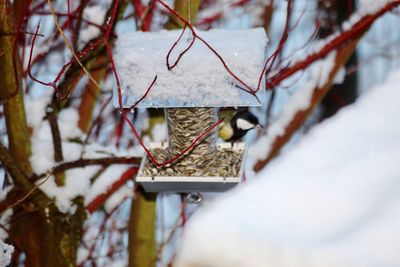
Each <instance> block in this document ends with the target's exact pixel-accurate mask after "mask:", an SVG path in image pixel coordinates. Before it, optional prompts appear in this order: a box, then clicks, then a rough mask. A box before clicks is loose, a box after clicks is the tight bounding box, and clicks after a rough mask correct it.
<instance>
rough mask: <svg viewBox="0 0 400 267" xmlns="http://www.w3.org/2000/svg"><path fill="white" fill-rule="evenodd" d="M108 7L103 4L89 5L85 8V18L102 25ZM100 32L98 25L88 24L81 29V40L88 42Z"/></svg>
mask: <svg viewBox="0 0 400 267" xmlns="http://www.w3.org/2000/svg"><path fill="white" fill-rule="evenodd" d="M107 8H108V7H107V6H103V5H93V6H88V7H86V8H85V9H84V10H83V18H84V19H86V20H88V21H90V22H91V23H94V24H96V25H100V26H102V25H103V23H104V18H105V16H106V13H107ZM99 34H100V29H99V27H96V26H95V25H87V26H85V27H84V28H82V29H81V30H80V32H79V41H81V42H82V43H87V42H88V41H90V40H92V39H94V38H96V37H97V36H98V35H99Z"/></svg>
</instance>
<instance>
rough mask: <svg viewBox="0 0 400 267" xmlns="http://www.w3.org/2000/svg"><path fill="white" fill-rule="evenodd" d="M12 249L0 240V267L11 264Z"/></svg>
mask: <svg viewBox="0 0 400 267" xmlns="http://www.w3.org/2000/svg"><path fill="white" fill-rule="evenodd" d="M13 253H14V247H13V246H11V245H8V244H6V243H4V242H3V241H1V240H0V267H6V266H8V265H9V264H10V263H11V257H12V254H13Z"/></svg>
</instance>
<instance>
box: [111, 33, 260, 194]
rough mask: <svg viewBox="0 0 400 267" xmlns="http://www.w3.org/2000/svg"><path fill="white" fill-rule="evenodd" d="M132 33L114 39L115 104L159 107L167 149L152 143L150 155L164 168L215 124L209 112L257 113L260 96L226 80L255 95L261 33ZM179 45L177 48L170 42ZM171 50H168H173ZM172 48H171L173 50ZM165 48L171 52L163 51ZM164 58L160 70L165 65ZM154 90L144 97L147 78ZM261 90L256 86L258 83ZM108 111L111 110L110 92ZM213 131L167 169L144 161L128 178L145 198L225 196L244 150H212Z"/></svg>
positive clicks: (236, 175) (238, 146)
mask: <svg viewBox="0 0 400 267" xmlns="http://www.w3.org/2000/svg"><path fill="white" fill-rule="evenodd" d="M181 34H182V30H176V31H161V32H156V33H154V32H152V33H149V32H133V33H130V34H126V35H123V36H121V37H119V38H118V41H117V43H116V47H115V62H116V68H117V71H118V74H119V78H120V81H121V87H122V88H121V91H122V104H123V106H124V108H129V107H131V106H132V105H134V104H135V103H137V102H138V101H139V100H140V99H142V98H143V96H145V97H144V98H143V99H142V100H141V101H140V102H139V104H138V105H137V107H138V108H141V107H143V108H154V107H155V108H166V115H167V121H168V133H169V142H168V145H167V146H166V145H164V144H152V145H151V146H150V149H151V152H152V154H153V156H155V157H156V159H157V161H158V162H165V161H166V160H168V159H171V158H173V157H174V156H177V155H179V153H180V152H181V151H183V150H184V149H185V148H187V147H188V146H189V145H190V144H191V143H192V142H193V141H194V140H195V139H196V138H197V137H199V136H200V135H201V134H202V133H203V132H205V131H206V130H207V129H209V128H210V127H211V126H213V125H214V124H215V123H216V122H217V120H218V114H217V111H216V108H217V107H240V106H261V105H262V104H263V103H264V102H265V92H264V90H262V89H261V90H259V92H258V93H257V94H256V96H254V95H253V94H251V93H249V92H247V91H246V89H245V87H246V86H244V85H243V84H241V82H240V81H238V80H237V79H235V78H234V77H233V75H232V74H230V73H229V72H228V71H227V69H226V67H225V66H224V64H223V62H221V60H220V58H219V57H218V56H217V55H216V53H217V54H218V55H219V56H221V58H222V59H223V61H224V63H226V66H227V67H228V68H229V69H230V71H231V72H232V73H233V74H234V75H236V77H238V78H239V79H240V80H241V81H242V82H244V83H245V84H246V85H247V86H249V87H250V88H252V89H256V88H257V85H258V80H259V77H260V74H261V71H262V69H263V64H264V59H265V48H266V43H267V37H266V34H265V31H264V29H262V28H257V29H249V30H236V31H228V30H210V31H197V30H196V34H198V35H199V36H200V37H201V38H202V39H204V40H205V41H206V42H207V43H208V44H209V45H210V46H211V47H212V49H214V51H215V53H214V51H212V50H211V49H210V47H208V46H207V45H206V44H205V43H203V42H202V41H201V40H200V39H198V38H196V39H195V40H194V43H193V46H191V47H190V49H189V50H188V51H187V52H186V53H184V54H183V56H182V57H180V56H181V55H182V51H185V49H187V48H188V46H189V45H190V43H191V42H192V41H193V36H192V33H191V32H190V30H186V32H185V33H184V34H183V35H182V37H181V38H180V39H179V37H180V35H181ZM178 39H179V41H178V42H177V40H178ZM175 43H176V44H175ZM174 44H175V46H174ZM172 47H173V49H171V48H172ZM168 54H170V55H169V65H170V66H171V65H174V63H175V62H176V61H177V59H178V58H180V59H179V61H178V63H177V64H176V66H175V67H174V68H172V69H170V70H169V69H168V67H167V63H166V58H167V55H168ZM155 76H157V80H156V82H155V84H154V85H153V86H152V87H151V89H150V90H149V91H148V88H149V86H150V84H151V83H152V81H153V80H154V77H155ZM261 88H263V83H262V84H261ZM114 105H115V106H116V107H119V97H118V93H117V91H115V94H114ZM216 132H217V128H215V129H214V130H213V131H211V132H210V133H209V134H208V135H207V136H206V137H204V138H203V139H202V140H201V141H200V142H198V143H197V144H196V146H195V147H194V148H193V149H192V150H190V151H189V152H188V153H186V154H184V155H183V156H182V158H179V159H178V160H177V161H176V162H175V163H172V164H171V165H169V166H165V167H163V168H156V167H155V166H154V165H153V164H152V162H151V161H150V160H149V159H148V158H146V157H145V158H144V159H143V162H142V164H141V168H140V170H139V174H138V176H137V178H136V181H137V182H140V183H141V184H142V185H143V187H144V189H145V190H146V191H149V192H204V191H225V190H227V189H229V188H231V187H233V186H234V185H236V184H237V183H238V182H240V180H241V177H242V170H243V161H244V151H245V149H246V146H245V144H243V143H239V144H235V145H234V146H233V147H232V146H231V144H230V143H229V144H226V143H225V144H224V143H223V144H218V145H217V134H216Z"/></svg>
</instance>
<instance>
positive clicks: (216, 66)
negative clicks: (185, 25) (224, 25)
mask: <svg viewBox="0 0 400 267" xmlns="http://www.w3.org/2000/svg"><path fill="white" fill-rule="evenodd" d="M181 32H182V31H181V30H176V31H160V32H146V33H144V32H132V33H130V34H125V35H122V36H120V37H119V38H118V40H117V42H116V47H115V62H116V66H117V70H118V74H119V77H120V79H121V81H122V92H123V96H124V101H123V104H124V106H125V107H129V106H130V105H133V104H134V103H135V102H136V101H137V100H138V99H139V98H141V97H142V96H143V95H144V94H145V92H146V90H147V88H148V87H149V86H150V84H151V82H152V81H153V79H154V77H155V76H156V75H157V81H156V83H155V85H154V86H153V88H152V89H151V90H150V92H149V94H148V95H147V96H146V98H145V99H144V100H143V101H142V102H141V104H139V106H138V107H193V106H209V107H214V106H243V105H244V106H250V105H251V106H254V105H260V104H261V103H259V102H258V101H257V99H256V98H255V97H254V96H252V95H250V94H249V93H247V92H244V91H243V90H241V89H239V88H236V87H235V86H234V82H235V81H234V80H233V78H232V76H231V75H230V74H229V73H228V72H227V71H226V69H225V68H224V67H223V65H222V63H221V62H220V61H219V59H218V58H217V56H216V55H215V54H214V53H212V51H211V50H210V49H209V48H208V47H207V46H206V45H205V44H203V43H202V42H201V41H200V40H198V39H196V40H195V42H194V45H193V46H192V47H191V48H190V50H189V51H188V52H187V53H186V54H185V55H184V56H183V57H182V58H181V60H180V62H179V64H178V65H177V66H176V67H175V68H174V69H173V70H171V71H169V70H168V69H167V66H166V56H167V53H168V51H169V50H170V48H171V47H172V45H173V44H174V42H175V41H176V40H177V39H178V37H179V35H180V34H181ZM196 33H197V34H198V35H199V36H201V37H202V38H204V39H205V40H206V41H207V42H208V43H209V44H210V45H211V46H212V47H213V48H214V49H215V50H216V51H217V52H218V53H219V54H220V55H221V56H222V57H223V59H224V60H225V62H226V63H227V65H228V66H229V68H231V70H232V71H233V72H234V73H235V74H236V75H237V76H238V77H240V78H241V79H242V80H243V81H244V82H246V83H247V84H249V85H250V86H251V88H253V89H255V88H256V86H257V82H258V77H259V76H260V73H261V71H262V67H263V63H264V52H265V48H266V42H267V37H266V34H265V31H264V29H262V28H257V29H250V30H236V31H228V30H210V31H199V30H196ZM191 40H192V36H191V33H190V31H189V30H186V32H185V34H184V36H183V37H182V39H181V41H180V42H179V43H178V45H177V47H175V49H173V51H172V53H171V57H170V62H171V65H172V64H173V63H174V62H175V61H176V59H177V57H178V56H179V54H180V52H181V51H183V50H184V49H185V48H186V47H187V46H188V45H189V43H190V42H191ZM236 84H238V82H236ZM177 85H179V86H177ZM239 85H240V84H239ZM114 93H115V94H114V105H115V106H116V107H118V106H119V103H118V97H117V96H118V94H117V92H114ZM263 95H264V93H261V92H260V93H259V98H260V99H261V100H262V99H263Z"/></svg>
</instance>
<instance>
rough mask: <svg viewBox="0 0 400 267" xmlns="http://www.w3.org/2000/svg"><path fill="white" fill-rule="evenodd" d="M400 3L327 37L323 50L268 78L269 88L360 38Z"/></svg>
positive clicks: (384, 8)
mask: <svg viewBox="0 0 400 267" xmlns="http://www.w3.org/2000/svg"><path fill="white" fill-rule="evenodd" d="M399 4H400V0H396V1H393V2H390V3H388V4H387V5H386V6H384V7H383V8H382V9H380V10H379V11H378V12H376V13H375V14H372V15H366V16H364V17H363V18H361V19H360V20H359V21H358V22H357V23H356V24H354V25H353V27H351V29H349V30H347V31H344V32H343V33H341V34H340V35H338V36H337V37H334V38H329V37H328V38H326V39H327V40H330V39H331V40H330V41H329V42H328V43H327V44H326V45H325V46H324V47H323V48H322V49H321V50H319V51H317V52H315V53H314V54H311V55H309V56H308V57H307V58H306V59H304V60H302V61H300V62H297V63H295V64H294V65H292V66H290V67H287V68H285V69H282V70H280V71H279V72H278V73H277V74H276V75H275V76H273V77H271V78H270V79H268V80H267V88H268V89H272V88H274V87H276V86H278V85H279V84H280V83H281V82H282V81H283V80H285V79H287V78H288V77H290V76H291V75H293V74H294V73H296V72H298V71H300V70H303V69H306V68H307V67H308V66H310V65H311V64H312V63H313V62H315V61H317V60H319V59H321V58H324V57H326V56H327V55H328V54H329V53H330V52H332V51H334V50H337V49H340V48H342V47H344V46H346V45H347V44H348V43H349V42H351V41H354V40H357V39H358V38H360V37H361V36H362V35H363V34H364V33H365V32H366V31H367V30H368V29H369V27H370V26H371V25H372V23H374V22H375V20H377V19H378V18H379V17H381V16H382V15H384V14H386V13H387V12H389V11H391V10H392V9H394V8H395V7H397V6H398V5H399Z"/></svg>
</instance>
